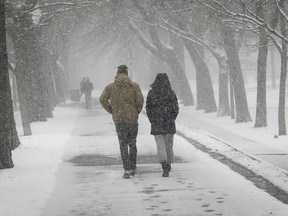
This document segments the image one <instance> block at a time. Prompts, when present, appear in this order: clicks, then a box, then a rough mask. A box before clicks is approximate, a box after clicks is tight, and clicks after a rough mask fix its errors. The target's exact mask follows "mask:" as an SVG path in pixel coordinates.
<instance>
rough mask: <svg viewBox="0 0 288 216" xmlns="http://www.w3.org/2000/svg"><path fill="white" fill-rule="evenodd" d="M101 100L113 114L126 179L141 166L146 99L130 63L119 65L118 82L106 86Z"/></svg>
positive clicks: (105, 107)
mask: <svg viewBox="0 0 288 216" xmlns="http://www.w3.org/2000/svg"><path fill="white" fill-rule="evenodd" d="M99 100H100V103H101V104H102V106H103V107H104V109H105V110H106V111H107V112H109V113H110V114H112V119H113V121H114V124H115V128H116V132H117V135H118V140H119V144H120V153H121V159H122V163H123V168H124V170H125V172H124V175H123V178H125V179H127V178H130V175H132V176H133V175H134V174H135V172H136V168H137V166H136V159H137V147H136V138H137V134H138V115H139V113H140V112H141V110H142V107H143V103H144V98H143V95H142V92H141V89H140V87H139V85H138V84H137V83H135V82H132V81H131V80H130V78H129V77H128V67H127V66H126V65H120V66H119V67H118V70H117V75H116V77H115V79H114V82H113V83H111V84H109V85H108V86H106V88H105V89H104V91H103V92H102V94H101V96H100V99H99ZM128 149H129V150H128Z"/></svg>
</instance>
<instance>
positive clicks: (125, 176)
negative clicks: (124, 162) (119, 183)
mask: <svg viewBox="0 0 288 216" xmlns="http://www.w3.org/2000/svg"><path fill="white" fill-rule="evenodd" d="M123 179H130V173H129V172H128V171H125V172H124V175H123Z"/></svg>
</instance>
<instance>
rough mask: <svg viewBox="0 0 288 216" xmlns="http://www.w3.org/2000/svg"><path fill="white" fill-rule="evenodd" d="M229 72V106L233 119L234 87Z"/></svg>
mask: <svg viewBox="0 0 288 216" xmlns="http://www.w3.org/2000/svg"><path fill="white" fill-rule="evenodd" d="M231 77H232V76H231V73H229V83H230V106H231V119H235V99H234V98H235V97H234V90H233V89H234V87H233V81H232V78H231Z"/></svg>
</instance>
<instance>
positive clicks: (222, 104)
mask: <svg viewBox="0 0 288 216" xmlns="http://www.w3.org/2000/svg"><path fill="white" fill-rule="evenodd" d="M217 60H218V66H219V108H218V113H217V116H230V106H229V93H228V92H229V90H228V89H229V87H228V83H229V82H228V80H229V73H228V65H227V62H226V58H225V57H220V58H219V59H217Z"/></svg>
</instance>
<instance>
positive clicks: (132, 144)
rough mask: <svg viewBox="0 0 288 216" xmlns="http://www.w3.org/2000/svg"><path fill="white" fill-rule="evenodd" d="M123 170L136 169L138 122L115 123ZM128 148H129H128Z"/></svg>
mask: <svg viewBox="0 0 288 216" xmlns="http://www.w3.org/2000/svg"><path fill="white" fill-rule="evenodd" d="M115 127H116V132H117V135H118V140H119V144H120V153H121V158H122V162H123V168H124V170H125V171H128V170H135V169H136V157H137V147H136V138H137V134H138V124H131V123H115ZM128 148H129V150H128Z"/></svg>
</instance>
